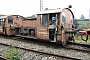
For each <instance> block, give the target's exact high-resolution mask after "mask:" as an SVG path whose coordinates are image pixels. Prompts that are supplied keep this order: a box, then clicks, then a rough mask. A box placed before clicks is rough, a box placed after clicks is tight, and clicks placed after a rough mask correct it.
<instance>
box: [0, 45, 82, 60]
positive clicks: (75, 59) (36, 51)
mask: <svg viewBox="0 0 90 60" xmlns="http://www.w3.org/2000/svg"><path fill="white" fill-rule="evenodd" d="M0 44H1V45H5V46H10V47H12V45H8V44H4V43H0ZM15 48H18V49H23V50H27V51H32V52H35V53H41V54H46V55H52V56H56V57H62V58H66V59H73V60H82V59H80V58H73V57H68V56H63V55H58V54H53V53H48V52H43V51H38V50H33V49H28V48H22V47H18V46H15Z"/></svg>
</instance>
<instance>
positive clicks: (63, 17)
mask: <svg viewBox="0 0 90 60" xmlns="http://www.w3.org/2000/svg"><path fill="white" fill-rule="evenodd" d="M62 22H63V23H64V22H66V15H65V13H63V12H62Z"/></svg>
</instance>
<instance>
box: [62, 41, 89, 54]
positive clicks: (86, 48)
mask: <svg viewBox="0 0 90 60" xmlns="http://www.w3.org/2000/svg"><path fill="white" fill-rule="evenodd" d="M63 47H65V48H66V49H73V50H78V51H83V52H87V53H90V45H89V44H81V43H73V42H68V44H67V45H66V46H63Z"/></svg>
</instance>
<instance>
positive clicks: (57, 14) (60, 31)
mask: <svg viewBox="0 0 90 60" xmlns="http://www.w3.org/2000/svg"><path fill="white" fill-rule="evenodd" d="M73 18H74V15H73V13H72V11H71V10H70V9H68V8H64V9H52V10H45V11H41V12H38V13H37V32H38V33H37V38H39V39H44V40H46V41H50V42H56V43H60V42H62V43H63V44H65V43H66V41H68V40H69V37H71V36H73V33H74V32H73V31H72V26H73ZM68 30H69V31H71V32H72V33H71V32H70V33H68V32H67V31H68Z"/></svg>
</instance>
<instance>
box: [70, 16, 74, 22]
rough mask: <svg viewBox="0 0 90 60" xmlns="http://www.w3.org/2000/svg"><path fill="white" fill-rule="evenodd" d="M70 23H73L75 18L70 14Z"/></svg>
mask: <svg viewBox="0 0 90 60" xmlns="http://www.w3.org/2000/svg"><path fill="white" fill-rule="evenodd" d="M70 23H71V24H72V23H73V18H72V16H70Z"/></svg>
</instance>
